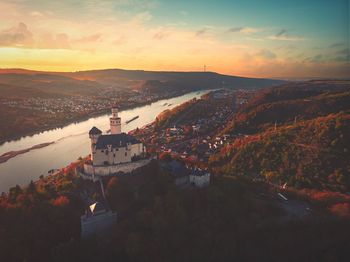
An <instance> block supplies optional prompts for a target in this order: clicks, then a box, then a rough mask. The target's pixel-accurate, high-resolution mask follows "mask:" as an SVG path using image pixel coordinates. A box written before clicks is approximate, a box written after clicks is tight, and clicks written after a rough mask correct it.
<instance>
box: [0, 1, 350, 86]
mask: <svg viewBox="0 0 350 262" xmlns="http://www.w3.org/2000/svg"><path fill="white" fill-rule="evenodd" d="M0 10H2V14H1V18H0V54H1V58H2V59H1V62H0V67H6V68H28V69H32V70H39V71H58V72H67V71H83V70H88V69H102V68H125V69H128V70H131V69H136V68H143V69H144V70H147V71H159V70H165V71H202V69H203V67H204V66H205V65H206V69H207V71H214V72H219V73H221V74H226V75H237V76H246V77H259V78H283V79H286V78H299V79H302V78H310V76H312V78H318V77H322V78H343V77H347V75H348V72H349V70H350V66H349V21H348V16H349V14H348V10H349V4H348V1H347V0H334V1H328V0H323V1H317V2H315V1H303V0H295V1H277V0H266V1H258V0H246V1H232V0H221V1H184V0H179V1H169V0H150V1H144V0H133V1H127V0H116V1H96V0H89V1H72V0H64V1H59V2H57V1H9V0H3V1H0Z"/></svg>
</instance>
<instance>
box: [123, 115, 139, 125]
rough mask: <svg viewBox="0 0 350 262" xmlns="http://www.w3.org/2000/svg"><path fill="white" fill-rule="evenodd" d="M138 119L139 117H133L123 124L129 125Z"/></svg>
mask: <svg viewBox="0 0 350 262" xmlns="http://www.w3.org/2000/svg"><path fill="white" fill-rule="evenodd" d="M139 117H140V116H134V117H133V118H131V119H129V120H127V121H125V124H129V123H130V122H132V121H134V120H136V119H138V118H139Z"/></svg>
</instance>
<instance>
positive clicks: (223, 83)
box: [0, 69, 285, 95]
mask: <svg viewBox="0 0 350 262" xmlns="http://www.w3.org/2000/svg"><path fill="white" fill-rule="evenodd" d="M284 82H285V81H282V80H273V79H260V78H246V77H237V76H228V75H221V74H217V73H213V72H161V71H159V72H158V71H142V70H122V69H106V70H91V71H78V72H42V71H33V70H24V69H0V84H2V86H5V85H11V86H17V89H18V88H20V87H22V89H23V90H24V88H35V89H36V90H41V91H43V92H44V93H45V92H49V93H52V94H56V95H77V94H79V95H93V94H96V93H97V92H100V91H103V90H107V89H115V90H123V89H129V90H130V89H137V90H142V91H147V92H151V93H152V92H168V91H182V92H186V91H188V92H190V91H194V90H200V89H212V88H220V87H226V88H237V89H238V88H245V89H255V88H263V87H268V86H273V85H278V84H281V83H284ZM16 91H17V90H16ZM36 95H37V94H36Z"/></svg>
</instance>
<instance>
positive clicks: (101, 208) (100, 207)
mask: <svg viewBox="0 0 350 262" xmlns="http://www.w3.org/2000/svg"><path fill="white" fill-rule="evenodd" d="M89 208H90V212H91V214H96V213H98V212H102V211H106V208H105V207H104V205H103V204H102V203H101V202H95V203H93V204H92V205H90V206H89Z"/></svg>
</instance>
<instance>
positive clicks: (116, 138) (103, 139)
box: [96, 133, 141, 149]
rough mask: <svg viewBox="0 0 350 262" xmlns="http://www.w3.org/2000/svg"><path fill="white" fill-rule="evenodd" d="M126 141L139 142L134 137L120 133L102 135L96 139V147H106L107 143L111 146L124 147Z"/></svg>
mask: <svg viewBox="0 0 350 262" xmlns="http://www.w3.org/2000/svg"><path fill="white" fill-rule="evenodd" d="M127 143H131V144H138V143H141V142H140V141H139V140H137V139H136V138H135V137H133V136H131V135H128V134H125V133H121V134H116V135H103V136H100V137H99V138H98V139H97V143H96V149H106V148H107V145H112V148H118V147H125V146H126V144H127Z"/></svg>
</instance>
